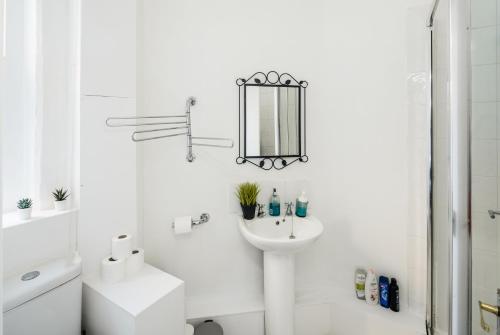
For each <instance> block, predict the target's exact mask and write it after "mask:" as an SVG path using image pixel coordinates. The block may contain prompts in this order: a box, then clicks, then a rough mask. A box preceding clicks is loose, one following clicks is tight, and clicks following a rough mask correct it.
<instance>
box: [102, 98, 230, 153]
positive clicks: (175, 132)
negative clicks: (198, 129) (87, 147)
mask: <svg viewBox="0 0 500 335" xmlns="http://www.w3.org/2000/svg"><path fill="white" fill-rule="evenodd" d="M194 105H196V98H195V97H189V98H188V99H187V100H186V109H185V113H184V114H183V115H159V116H131V117H108V118H107V119H106V126H108V127H111V128H115V127H136V128H137V129H136V130H135V131H134V132H133V133H132V136H131V137H132V141H134V142H144V141H150V140H157V139H161V138H167V137H175V136H184V135H186V141H187V142H186V146H187V155H186V160H187V161H188V162H192V161H194V159H195V156H194V154H193V146H203V147H215V148H232V147H234V141H233V140H232V139H230V138H225V137H205V136H204V137H197V136H193V135H192V132H191V107H192V106H194ZM170 125H171V126H170ZM151 126H161V127H160V128H152V129H150V128H146V129H143V128H142V127H151ZM207 142H208V143H207ZM218 143H220V144H218Z"/></svg>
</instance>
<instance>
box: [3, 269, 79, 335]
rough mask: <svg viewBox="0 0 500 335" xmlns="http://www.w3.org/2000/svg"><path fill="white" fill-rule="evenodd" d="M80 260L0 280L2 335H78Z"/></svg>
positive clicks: (32, 270)
mask: <svg viewBox="0 0 500 335" xmlns="http://www.w3.org/2000/svg"><path fill="white" fill-rule="evenodd" d="M80 274H81V260H76V261H68V260H67V259H60V260H56V261H52V262H49V263H46V264H44V265H41V266H37V267H33V269H31V270H29V271H27V272H24V273H21V274H17V275H14V276H11V277H8V278H7V279H5V280H4V301H3V321H4V326H3V327H4V328H3V334H4V335H27V334H37V335H80V334H81V305H82V279H81V276H80Z"/></svg>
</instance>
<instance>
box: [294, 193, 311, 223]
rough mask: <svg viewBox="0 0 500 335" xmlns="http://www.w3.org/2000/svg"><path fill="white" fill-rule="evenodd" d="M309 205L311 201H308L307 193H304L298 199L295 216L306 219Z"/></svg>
mask: <svg viewBox="0 0 500 335" xmlns="http://www.w3.org/2000/svg"><path fill="white" fill-rule="evenodd" d="M308 203H309V201H308V200H307V197H306V192H305V191H302V194H301V195H300V197H298V198H297V201H296V203H295V215H297V216H299V217H301V218H305V217H306V216H307V204H308Z"/></svg>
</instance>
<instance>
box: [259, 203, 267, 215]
mask: <svg viewBox="0 0 500 335" xmlns="http://www.w3.org/2000/svg"><path fill="white" fill-rule="evenodd" d="M257 208H258V211H257V217H259V218H263V217H264V216H266V213H265V212H264V205H263V204H257Z"/></svg>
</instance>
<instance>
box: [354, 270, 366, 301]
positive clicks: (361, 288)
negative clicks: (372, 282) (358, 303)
mask: <svg viewBox="0 0 500 335" xmlns="http://www.w3.org/2000/svg"><path fill="white" fill-rule="evenodd" d="M365 283H366V271H365V270H363V269H357V270H356V273H355V274H354V289H355V290H356V298H358V299H359V300H365Z"/></svg>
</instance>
